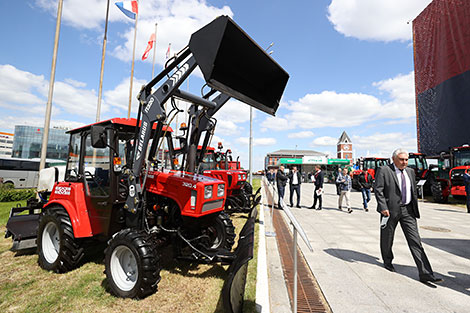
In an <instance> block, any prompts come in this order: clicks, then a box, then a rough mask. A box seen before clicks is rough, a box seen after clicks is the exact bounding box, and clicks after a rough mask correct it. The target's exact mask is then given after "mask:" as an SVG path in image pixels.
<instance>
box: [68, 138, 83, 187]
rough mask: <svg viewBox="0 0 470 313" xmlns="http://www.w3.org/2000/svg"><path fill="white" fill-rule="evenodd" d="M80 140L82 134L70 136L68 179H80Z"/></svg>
mask: <svg viewBox="0 0 470 313" xmlns="http://www.w3.org/2000/svg"><path fill="white" fill-rule="evenodd" d="M80 141H81V134H79V133H77V134H73V135H72V136H70V145H69V155H68V157H67V170H66V175H65V180H66V181H77V180H78V167H79V164H80V162H79V161H80Z"/></svg>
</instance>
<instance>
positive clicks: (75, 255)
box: [37, 206, 85, 273]
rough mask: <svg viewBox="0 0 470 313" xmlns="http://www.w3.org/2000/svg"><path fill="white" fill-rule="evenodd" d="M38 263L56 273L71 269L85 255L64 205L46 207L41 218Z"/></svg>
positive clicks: (38, 238)
mask: <svg viewBox="0 0 470 313" xmlns="http://www.w3.org/2000/svg"><path fill="white" fill-rule="evenodd" d="M37 244H38V255H39V259H38V263H39V266H40V267H41V268H43V269H45V270H48V271H53V272H56V273H64V272H68V271H71V270H73V269H75V268H76V267H77V265H78V264H79V263H80V261H81V259H82V258H83V256H84V254H85V253H84V249H83V247H82V246H81V245H80V242H79V240H77V239H75V237H74V235H73V229H72V223H71V222H70V218H69V215H68V214H67V211H65V209H64V208H63V207H60V206H52V207H49V208H47V209H46V211H45V212H44V213H43V214H42V215H41V217H40V219H39V227H38V237H37Z"/></svg>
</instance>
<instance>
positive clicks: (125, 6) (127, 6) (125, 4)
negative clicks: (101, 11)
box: [115, 1, 139, 20]
mask: <svg viewBox="0 0 470 313" xmlns="http://www.w3.org/2000/svg"><path fill="white" fill-rule="evenodd" d="M137 3H138V2H137V1H122V2H116V3H115V4H116V6H117V7H118V8H119V10H121V11H122V13H124V14H126V16H127V17H129V18H131V19H133V20H135V16H136V15H137V14H139V9H138V4H137Z"/></svg>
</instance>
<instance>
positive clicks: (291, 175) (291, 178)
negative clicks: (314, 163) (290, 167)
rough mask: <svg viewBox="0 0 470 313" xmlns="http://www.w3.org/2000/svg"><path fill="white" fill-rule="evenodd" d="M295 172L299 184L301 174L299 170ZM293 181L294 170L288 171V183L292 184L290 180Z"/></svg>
mask: <svg viewBox="0 0 470 313" xmlns="http://www.w3.org/2000/svg"><path fill="white" fill-rule="evenodd" d="M295 174H297V184H298V185H300V184H301V183H302V175H301V174H300V172H299V171H297V172H295ZM293 181H294V171H290V172H289V184H291V185H292V182H293Z"/></svg>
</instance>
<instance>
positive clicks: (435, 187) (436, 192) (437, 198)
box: [431, 180, 448, 203]
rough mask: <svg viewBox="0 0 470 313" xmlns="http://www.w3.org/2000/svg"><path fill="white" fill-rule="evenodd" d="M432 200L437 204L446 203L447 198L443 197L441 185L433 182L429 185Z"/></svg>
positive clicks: (436, 181) (438, 182)
mask: <svg viewBox="0 0 470 313" xmlns="http://www.w3.org/2000/svg"><path fill="white" fill-rule="evenodd" d="M431 192H432V198H433V200H434V202H437V203H447V200H448V197H447V196H444V193H443V188H442V184H441V182H440V181H438V180H435V181H433V183H432V185H431Z"/></svg>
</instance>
